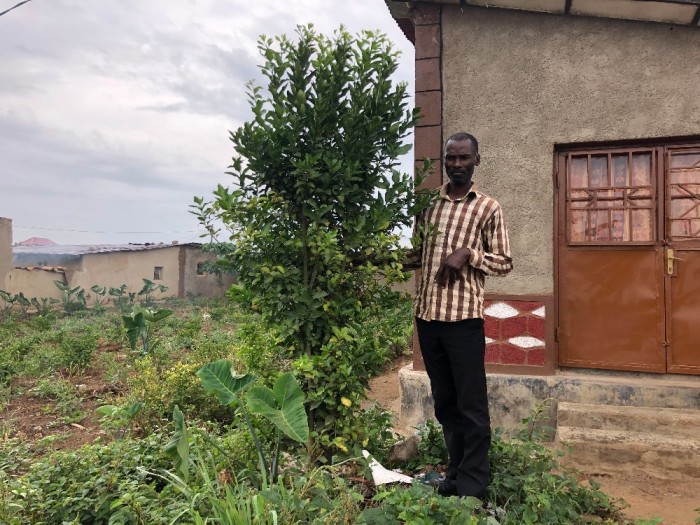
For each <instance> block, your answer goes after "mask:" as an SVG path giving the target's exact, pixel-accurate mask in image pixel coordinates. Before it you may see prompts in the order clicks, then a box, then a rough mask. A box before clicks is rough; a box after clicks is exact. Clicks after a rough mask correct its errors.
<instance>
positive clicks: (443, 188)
mask: <svg viewBox="0 0 700 525" xmlns="http://www.w3.org/2000/svg"><path fill="white" fill-rule="evenodd" d="M449 184H450V183H449V182H447V183H445V184H443V185H442V186H440V198H441V199H447V200H448V201H451V202H459V201H461V200H463V199H465V198H468V199H473V198H474V197H476V195H477V193H479V190H477V189H476V184H474V183H473V182H472V187H471V188H469V191H468V192H467V194H466V195H465V196H464V197H460V198H459V199H451V198H450V197H449V196H448V195H447V187H448V186H449Z"/></svg>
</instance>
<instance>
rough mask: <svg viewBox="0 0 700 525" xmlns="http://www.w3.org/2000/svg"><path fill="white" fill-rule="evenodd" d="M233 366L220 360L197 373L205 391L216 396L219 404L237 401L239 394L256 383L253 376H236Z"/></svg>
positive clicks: (226, 361) (229, 362)
mask: <svg viewBox="0 0 700 525" xmlns="http://www.w3.org/2000/svg"><path fill="white" fill-rule="evenodd" d="M232 366H233V365H231V361H229V360H227V359H220V360H219V361H214V362H213V363H209V364H206V365H204V366H203V367H202V368H200V369H199V370H198V371H197V376H198V377H199V379H200V380H201V381H202V386H203V387H204V390H206V391H207V392H209V393H212V394H216V397H217V398H218V400H219V402H220V403H222V404H224V405H230V404H231V403H233V402H234V401H236V399H237V394H238V392H239V391H240V390H242V389H243V388H245V387H247V386H248V385H249V384H250V383H252V382H253V381H255V376H254V375H252V374H244V375H235V374H234V373H233V371H232Z"/></svg>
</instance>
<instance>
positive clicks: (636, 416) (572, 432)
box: [556, 402, 700, 478]
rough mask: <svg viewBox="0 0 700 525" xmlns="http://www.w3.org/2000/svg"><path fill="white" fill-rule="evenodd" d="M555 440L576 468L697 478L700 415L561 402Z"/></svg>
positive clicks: (656, 409) (699, 471)
mask: <svg viewBox="0 0 700 525" xmlns="http://www.w3.org/2000/svg"><path fill="white" fill-rule="evenodd" d="M557 412H558V413H557V433H556V442H557V444H558V445H559V446H561V447H562V448H565V449H567V450H568V451H569V455H568V456H567V458H566V461H565V463H567V464H570V465H574V466H578V467H581V468H588V469H590V468H593V467H596V466H598V465H601V464H605V465H607V467H608V468H615V465H621V466H622V465H624V466H626V467H629V465H636V466H637V467H638V468H641V469H644V470H645V471H652V470H653V471H658V472H666V473H668V472H675V473H680V474H684V475H687V476H691V477H693V478H700V411H696V410H687V409H669V408H658V407H654V408H648V407H629V406H611V405H587V404H579V403H565V402H560V403H559V406H558V410H557Z"/></svg>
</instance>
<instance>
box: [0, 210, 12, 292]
mask: <svg viewBox="0 0 700 525" xmlns="http://www.w3.org/2000/svg"><path fill="white" fill-rule="evenodd" d="M11 271H12V220H11V219H5V218H4V217H0V290H7V288H8V287H9V277H10V272H11Z"/></svg>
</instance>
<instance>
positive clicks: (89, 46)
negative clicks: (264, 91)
mask: <svg viewBox="0 0 700 525" xmlns="http://www.w3.org/2000/svg"><path fill="white" fill-rule="evenodd" d="M18 2H19V0H0V11H4V10H5V9H8V8H10V7H12V6H13V5H15V4H17V3H18ZM309 22H311V23H313V24H314V25H315V27H316V29H317V30H319V31H320V32H324V33H332V32H333V30H334V29H336V28H337V27H338V26H339V25H340V24H344V25H345V26H346V27H347V28H348V29H349V30H350V31H351V32H353V33H354V32H357V31H359V30H361V29H377V28H379V29H381V30H382V31H384V32H385V33H386V34H387V35H389V37H390V39H391V40H392V41H393V42H394V43H395V45H396V47H397V48H398V49H400V50H401V51H402V52H403V60H402V65H401V67H400V69H399V71H398V72H397V74H396V79H397V80H404V81H407V82H410V83H411V84H412V81H413V48H412V46H411V44H410V43H409V42H408V41H407V40H406V38H405V37H404V36H403V34H402V33H401V32H400V30H399V29H398V27H397V26H396V24H395V23H394V21H393V20H392V18H391V16H390V15H389V12H388V9H387V8H386V6H385V5H384V1H383V0H283V1H280V0H148V1H145V0H32V1H31V2H29V3H26V4H24V5H22V6H20V7H18V8H17V9H15V10H13V11H11V12H9V13H7V14H5V15H4V16H0V217H9V218H11V219H12V220H13V226H14V228H13V230H14V231H13V236H14V241H15V242H18V241H22V240H24V239H27V238H29V237H34V236H36V237H48V238H50V239H52V240H54V241H56V242H58V243H61V244H89V243H125V242H161V241H162V242H170V241H172V240H176V239H177V240H179V241H181V242H186V241H197V240H199V234H198V224H197V221H196V218H195V217H194V216H192V215H190V214H189V213H188V205H190V204H191V203H192V198H193V196H195V195H197V196H200V195H201V196H208V195H210V194H211V191H212V190H213V189H214V188H215V187H216V185H217V184H218V183H222V184H228V180H229V179H230V178H229V177H228V176H226V175H225V174H224V172H225V171H226V167H227V166H228V165H229V163H230V159H231V156H232V154H233V150H232V147H231V143H230V142H229V140H228V130H234V129H236V128H237V127H238V126H240V125H241V124H242V123H243V122H245V121H246V120H247V119H248V118H249V110H248V106H247V102H246V98H245V93H244V85H245V82H246V81H248V80H251V79H254V78H260V75H259V73H258V69H257V65H258V63H259V62H260V61H259V57H258V52H257V48H256V41H257V38H258V36H259V35H260V34H265V35H268V36H273V35H277V34H281V33H286V34H288V35H292V34H293V33H294V28H295V26H296V25H297V24H306V23H309ZM412 89H413V88H412V85H411V87H409V92H411V91H412Z"/></svg>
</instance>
